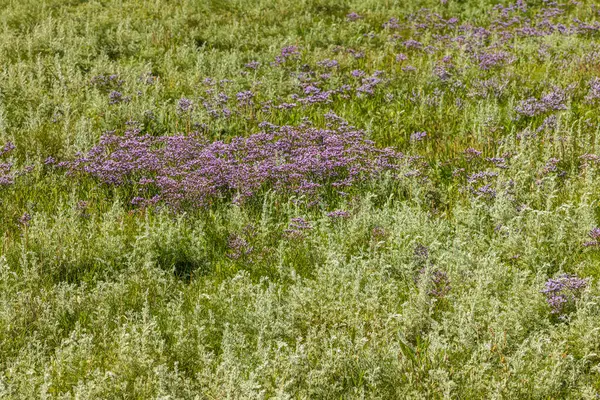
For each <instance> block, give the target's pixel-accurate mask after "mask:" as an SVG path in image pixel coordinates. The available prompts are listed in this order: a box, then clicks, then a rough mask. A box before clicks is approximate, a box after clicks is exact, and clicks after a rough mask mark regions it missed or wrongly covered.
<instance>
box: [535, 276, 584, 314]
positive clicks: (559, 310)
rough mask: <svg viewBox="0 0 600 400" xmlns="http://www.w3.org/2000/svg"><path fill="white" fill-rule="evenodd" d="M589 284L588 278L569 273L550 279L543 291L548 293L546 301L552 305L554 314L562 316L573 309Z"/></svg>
mask: <svg viewBox="0 0 600 400" xmlns="http://www.w3.org/2000/svg"><path fill="white" fill-rule="evenodd" d="M587 284H588V281H587V279H582V278H579V277H578V276H575V275H568V274H564V275H561V276H559V277H557V278H554V279H548V281H547V282H546V284H545V286H544V289H543V290H542V293H543V294H545V295H546V302H547V303H548V305H549V306H550V308H551V312H552V314H555V315H558V316H559V317H561V318H562V317H564V316H565V315H566V314H567V313H568V312H570V311H572V310H573V309H574V307H575V301H576V300H577V298H579V296H580V295H581V292H582V291H583V289H585V287H586V286H587Z"/></svg>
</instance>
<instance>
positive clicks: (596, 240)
mask: <svg viewBox="0 0 600 400" xmlns="http://www.w3.org/2000/svg"><path fill="white" fill-rule="evenodd" d="M589 236H590V238H592V240H590V241H588V242H585V243H584V244H583V245H584V246H585V247H598V246H600V228H594V229H592V230H591V231H590V233H589Z"/></svg>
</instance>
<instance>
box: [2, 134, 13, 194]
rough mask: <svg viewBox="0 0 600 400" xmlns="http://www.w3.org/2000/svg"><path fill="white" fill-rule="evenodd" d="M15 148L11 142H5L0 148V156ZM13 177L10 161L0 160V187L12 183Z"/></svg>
mask: <svg viewBox="0 0 600 400" xmlns="http://www.w3.org/2000/svg"><path fill="white" fill-rule="evenodd" d="M14 149H15V145H14V144H13V143H12V142H6V143H5V144H4V146H2V148H0V157H3V156H4V155H6V154H8V153H10V152H11V151H13V150H14ZM14 179H15V172H14V171H13V163H12V162H2V161H0V187H2V186H8V185H12V184H13V183H14Z"/></svg>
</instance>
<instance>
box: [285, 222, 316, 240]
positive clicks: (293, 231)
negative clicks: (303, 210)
mask: <svg viewBox="0 0 600 400" xmlns="http://www.w3.org/2000/svg"><path fill="white" fill-rule="evenodd" d="M312 228H313V227H312V225H311V224H310V223H309V222H308V221H306V220H305V219H304V218H301V217H296V218H292V220H291V222H290V224H289V226H288V228H287V229H286V230H284V231H283V232H284V233H285V235H286V236H287V237H288V238H290V239H299V238H302V237H304V232H305V231H309V230H311V229H312Z"/></svg>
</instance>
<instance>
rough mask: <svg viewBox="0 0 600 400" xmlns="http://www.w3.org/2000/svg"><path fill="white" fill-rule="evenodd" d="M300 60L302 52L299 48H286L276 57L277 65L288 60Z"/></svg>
mask: <svg viewBox="0 0 600 400" xmlns="http://www.w3.org/2000/svg"><path fill="white" fill-rule="evenodd" d="M299 58H300V50H299V49H298V46H286V47H284V48H282V49H281V53H280V54H279V55H278V56H276V57H275V65H280V64H284V63H285V62H287V61H288V60H298V59H299Z"/></svg>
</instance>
